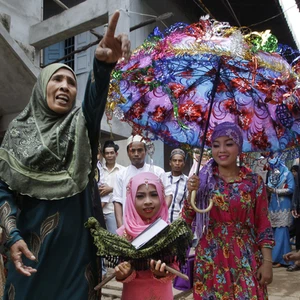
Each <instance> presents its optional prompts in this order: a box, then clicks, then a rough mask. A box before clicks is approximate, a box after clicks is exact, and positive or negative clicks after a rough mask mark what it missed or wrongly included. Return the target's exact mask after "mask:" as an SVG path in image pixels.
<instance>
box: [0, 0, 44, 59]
mask: <svg viewBox="0 0 300 300" xmlns="http://www.w3.org/2000/svg"><path fill="white" fill-rule="evenodd" d="M42 2H43V0H26V1H20V0H0V14H1V15H2V16H3V15H4V14H5V15H8V16H9V17H10V24H9V27H10V28H9V33H10V35H11V37H12V38H13V39H14V40H15V41H16V42H17V43H18V44H19V45H20V47H21V48H22V49H23V50H24V52H25V54H26V55H27V56H28V58H29V59H30V60H31V61H32V62H34V63H35V65H37V64H38V62H39V59H38V58H39V54H38V53H36V52H35V49H34V47H32V46H30V45H29V28H30V26H32V25H34V24H36V23H39V22H40V21H41V20H42Z"/></svg>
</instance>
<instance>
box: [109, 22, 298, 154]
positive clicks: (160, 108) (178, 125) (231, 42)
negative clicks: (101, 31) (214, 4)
mask: <svg viewBox="0 0 300 300" xmlns="http://www.w3.org/2000/svg"><path fill="white" fill-rule="evenodd" d="M276 49H277V40H276V38H275V37H274V36H273V35H272V34H271V33H270V32H269V31H266V32H263V33H257V32H253V33H247V34H244V33H242V32H241V31H240V30H239V29H238V28H233V27H230V26H229V24H228V23H220V22H217V21H213V20H210V19H208V18H202V19H201V20H200V21H199V22H198V23H195V24H192V25H186V24H181V23H180V24H176V25H174V26H172V27H171V28H169V29H168V30H166V32H165V33H161V32H160V31H159V30H158V29H155V31H154V33H153V34H151V35H150V36H149V37H148V38H147V39H146V40H145V42H144V43H143V44H142V45H141V46H140V47H139V48H137V49H136V50H135V51H134V53H133V55H132V57H131V59H130V61H129V62H128V63H126V64H125V63H122V62H121V63H119V64H117V66H116V69H115V71H114V72H113V74H112V80H111V88H110V92H109V99H108V103H107V109H106V113H107V116H108V117H109V118H111V117H112V114H113V113H114V114H115V115H116V116H117V117H118V118H119V119H121V120H123V121H126V122H128V123H129V124H131V125H132V127H133V128H134V130H135V131H137V132H138V133H139V134H143V135H145V136H146V137H148V138H150V139H156V138H159V139H161V140H162V141H163V142H165V143H168V144H170V145H171V146H174V147H178V146H180V147H182V148H184V149H186V150H188V149H189V148H193V147H200V148H203V147H206V146H207V147H209V146H210V136H211V133H212V131H213V129H214V126H215V125H216V124H218V123H220V122H223V121H231V122H236V123H237V124H238V125H239V126H240V128H241V129H242V131H243V137H244V144H243V151H244V152H266V151H267V152H270V151H271V152H274V151H279V152H281V151H285V150H287V149H289V150H291V149H295V148H296V147H297V146H298V145H299V143H300V104H299V98H300V92H299V86H297V84H299V82H298V80H299V77H298V76H297V73H296V72H295V70H294V69H293V68H292V67H291V65H290V64H289V63H288V62H287V61H286V60H285V59H284V58H283V57H282V56H280V55H279V54H278V53H276V52H275V51H276Z"/></svg>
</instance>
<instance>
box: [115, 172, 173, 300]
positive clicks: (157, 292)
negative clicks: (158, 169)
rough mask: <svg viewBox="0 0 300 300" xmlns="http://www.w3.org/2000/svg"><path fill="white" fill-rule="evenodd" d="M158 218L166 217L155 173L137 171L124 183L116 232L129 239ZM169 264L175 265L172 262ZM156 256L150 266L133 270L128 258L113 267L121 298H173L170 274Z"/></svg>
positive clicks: (166, 218)
mask: <svg viewBox="0 0 300 300" xmlns="http://www.w3.org/2000/svg"><path fill="white" fill-rule="evenodd" d="M158 218H162V219H163V220H164V221H166V222H167V221H168V207H167V204H166V202H165V197H164V186H163V184H162V182H161V180H160V179H159V177H157V176H156V175H155V174H153V173H150V172H144V173H140V174H138V175H136V176H134V177H133V178H131V180H130V181H129V183H128V185H127V194H126V206H125V214H124V225H123V226H121V227H120V228H119V229H118V230H117V233H118V234H119V235H122V236H124V237H126V238H127V239H128V240H129V241H132V240H133V239H134V238H135V237H136V236H138V235H139V234H140V233H141V232H142V231H144V230H145V229H146V228H147V227H148V226H149V225H150V224H152V223H153V222H154V221H155V220H157V219H158ZM171 266H172V267H173V268H174V267H175V268H176V269H178V267H177V265H176V264H171ZM165 267H166V264H165V263H163V262H161V261H160V260H158V261H157V263H155V261H154V260H151V262H150V269H148V270H144V271H136V270H134V268H133V267H132V266H131V264H130V263H129V262H126V261H125V262H122V263H120V264H119V265H118V266H116V267H115V273H116V279H117V281H120V282H122V283H123V291H122V300H129V299H130V300H147V299H149V300H150V299H152V300H155V299H164V300H171V299H173V292H172V279H173V278H174V277H175V276H174V275H173V274H171V273H168V272H166V271H165Z"/></svg>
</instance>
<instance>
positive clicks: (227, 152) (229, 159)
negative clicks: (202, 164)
mask: <svg viewBox="0 0 300 300" xmlns="http://www.w3.org/2000/svg"><path fill="white" fill-rule="evenodd" d="M238 154H239V147H238V145H237V144H236V143H235V142H234V141H233V139H231V138H229V137H228V136H220V137H218V138H217V139H215V140H214V142H213V143H212V156H213V158H214V160H215V161H216V163H217V164H218V165H219V166H222V167H230V166H232V165H236V161H237V156H238Z"/></svg>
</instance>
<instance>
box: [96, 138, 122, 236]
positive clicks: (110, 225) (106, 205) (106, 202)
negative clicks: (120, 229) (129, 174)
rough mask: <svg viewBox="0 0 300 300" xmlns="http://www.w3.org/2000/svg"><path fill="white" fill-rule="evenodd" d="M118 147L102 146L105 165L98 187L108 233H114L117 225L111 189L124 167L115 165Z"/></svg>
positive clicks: (112, 144)
mask: <svg viewBox="0 0 300 300" xmlns="http://www.w3.org/2000/svg"><path fill="white" fill-rule="evenodd" d="M118 150H119V146H118V145H117V144H115V143H114V142H113V141H111V140H109V141H106V142H105V143H104V145H103V149H102V152H103V157H104V158H105V163H104V164H102V171H103V177H102V178H100V182H101V184H100V185H99V186H98V188H99V193H100V197H101V205H102V209H103V214H104V219H105V222H106V228H107V230H108V231H109V232H111V233H115V234H116V230H117V224H116V219H115V212H114V204H113V202H112V195H113V189H114V185H115V181H116V175H117V173H118V172H120V171H121V170H123V169H124V168H125V167H123V166H121V165H119V164H118V163H116V159H117V156H118Z"/></svg>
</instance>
